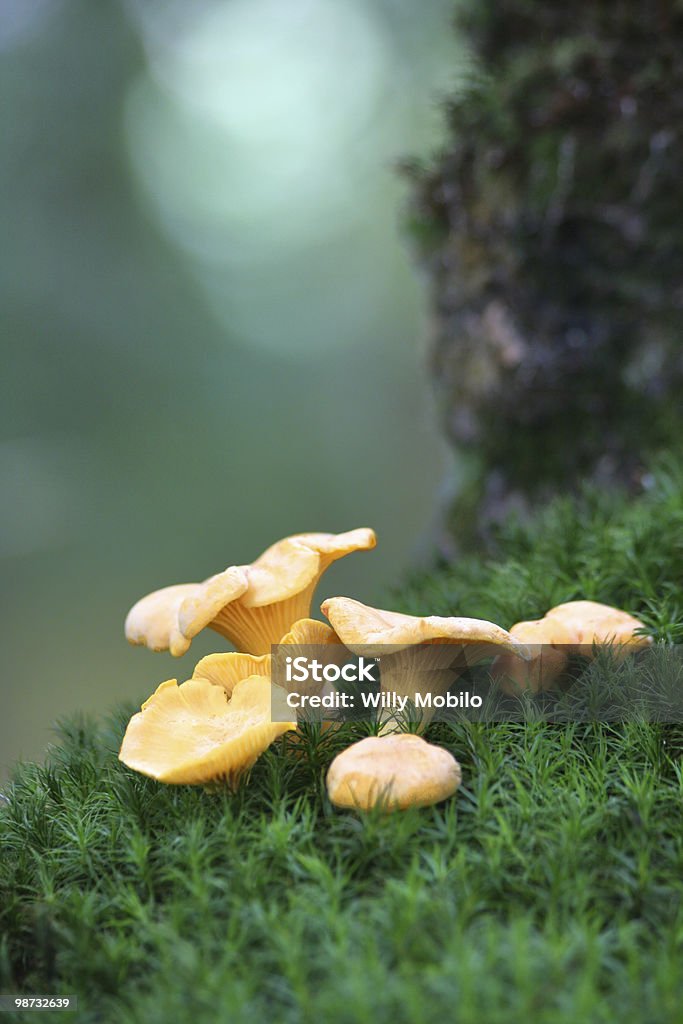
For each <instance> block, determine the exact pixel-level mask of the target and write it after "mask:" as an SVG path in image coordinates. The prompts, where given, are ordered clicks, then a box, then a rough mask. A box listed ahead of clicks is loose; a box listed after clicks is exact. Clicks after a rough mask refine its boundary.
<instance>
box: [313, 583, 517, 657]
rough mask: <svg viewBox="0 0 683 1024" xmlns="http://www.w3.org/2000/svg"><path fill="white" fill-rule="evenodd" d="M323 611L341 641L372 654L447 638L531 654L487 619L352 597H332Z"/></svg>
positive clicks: (325, 602)
mask: <svg viewBox="0 0 683 1024" xmlns="http://www.w3.org/2000/svg"><path fill="white" fill-rule="evenodd" d="M321 607H322V611H323V614H324V615H325V616H326V617H327V618H328V619H329V621H330V622H331V623H332V626H333V628H334V630H335V632H336V633H337V634H338V636H339V638H340V639H341V641H342V643H343V644H345V645H346V646H347V647H348V648H349V649H350V650H352V651H355V652H357V653H358V649H359V648H362V653H364V654H367V655H369V656H372V655H381V654H382V653H383V652H384V653H389V652H388V651H387V648H388V647H389V648H391V650H392V651H400V650H402V649H403V648H406V647H412V646H414V645H416V644H424V643H429V642H431V641H438V640H441V641H444V642H450V643H454V644H468V645H469V644H477V645H482V646H483V647H484V648H486V647H488V646H489V645H491V646H492V647H502V648H505V649H508V650H511V651H514V652H516V653H517V654H518V655H519V656H520V657H522V658H526V657H528V652H527V650H526V648H525V646H524V644H523V643H521V641H519V640H518V639H516V638H515V637H514V636H512V635H511V634H510V633H508V632H507V630H505V629H503V628H502V627H501V626H497V625H496V624H495V623H493V622H487V621H486V620H484V619H467V618H460V617H455V616H454V617H450V618H445V617H442V616H439V615H429V616H425V617H420V616H416V615H404V614H402V613H401V612H392V611H385V610H383V609H380V608H370V607H369V606H368V605H365V604H361V602H360V601H355V600H353V599H352V598H350V597H331V598H329V599H328V600H327V601H324V602H323V604H322V606H321Z"/></svg>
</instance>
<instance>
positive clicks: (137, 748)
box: [119, 675, 296, 786]
mask: <svg viewBox="0 0 683 1024" xmlns="http://www.w3.org/2000/svg"><path fill="white" fill-rule="evenodd" d="M295 728H296V723H295V722H273V721H271V684H270V680H269V679H266V678H264V677H263V676H257V675H252V676H248V677H247V678H243V679H240V680H239V681H238V682H236V683H234V684H233V685H232V689H231V691H230V692H229V693H228V690H227V689H226V688H224V686H222V685H216V683H215V682H210V681H209V680H208V679H189V680H188V681H187V682H185V683H182V684H181V685H180V686H178V683H177V681H176V680H175V679H169V680H167V681H166V682H165V683H162V684H161V685H160V686H159V687H158V688H157V690H156V692H155V693H153V694H152V696H151V697H150V698H149V699H148V700H146V701H145V703H144V704H143V705H142V709H141V710H140V711H139V712H138V713H137V714H136V715H133V717H132V718H131V720H130V722H129V723H128V728H127V729H126V734H125V736H124V737H123V743H122V744H121V750H120V752H119V760H121V761H123V763H124V764H126V765H127V766H128V767H129V768H133V769H135V771H138V772H141V773H142V774H143V775H149V776H151V777H152V778H153V779H157V780H159V781H160V782H168V783H188V784H192V783H208V782H218V781H224V782H226V783H227V784H228V785H231V786H234V784H235V782H236V781H237V779H238V778H239V776H240V775H241V774H242V772H244V771H246V770H247V769H248V768H250V767H251V766H252V765H253V763H254V762H255V761H256V759H257V757H258V756H259V755H260V754H262V753H263V751H264V750H265V749H266V748H267V747H268V746H270V744H271V743H272V742H273V740H274V739H276V738H277V737H278V736H281V735H282V734H283V733H285V732H287V731H288V730H291V729H295Z"/></svg>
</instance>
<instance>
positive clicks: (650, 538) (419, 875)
mask: <svg viewBox="0 0 683 1024" xmlns="http://www.w3.org/2000/svg"><path fill="white" fill-rule="evenodd" d="M497 543H498V548H497V552H496V557H495V559H493V560H491V561H486V560H481V559H479V558H475V557H470V558H466V559H464V560H463V561H462V562H460V563H459V564H457V565H452V566H446V565H444V566H442V567H440V568H438V569H437V570H435V571H434V572H433V573H430V574H428V575H422V576H419V577H415V578H414V579H412V580H410V581H409V582H408V583H407V585H406V586H405V588H404V589H403V590H402V591H401V593H400V594H398V595H397V596H396V599H395V602H394V603H395V604H396V605H400V606H401V607H403V608H404V609H405V610H407V611H420V612H423V613H424V612H425V611H430V612H434V613H441V614H445V613H458V612H460V613H462V612H466V613H467V614H468V615H481V616H485V617H487V618H493V619H494V620H496V621H499V622H501V623H502V624H504V625H509V624H511V623H512V622H513V621H515V620H517V619H520V618H526V617H529V616H534V615H537V614H539V613H541V612H543V611H544V610H545V609H546V608H547V607H549V606H550V605H551V604H554V603H557V602H559V601H562V600H569V599H571V598H574V597H578V596H582V597H589V598H594V599H597V600H605V601H609V602H611V603H615V604H619V605H623V606H625V607H627V608H628V609H629V610H631V611H633V612H635V613H637V614H640V615H641V616H642V617H644V618H645V620H646V621H647V623H648V625H650V626H651V628H652V629H653V631H654V632H655V634H656V636H657V637H658V638H659V639H661V640H667V641H674V642H680V641H681V639H682V638H683V477H682V476H681V474H680V473H677V472H675V471H672V470H668V471H667V469H666V467H663V468H662V469H661V470H660V472H659V474H658V476H657V480H656V483H655V485H654V486H653V488H652V490H651V491H650V492H649V493H648V494H647V495H646V496H645V497H644V498H642V499H640V500H639V501H638V502H635V503H634V502H630V503H628V504H627V503H625V502H624V501H623V500H621V499H620V498H619V497H614V496H612V497H608V496H605V495H601V494H599V493H596V492H591V493H587V494H586V495H585V496H584V498H583V500H582V501H581V502H580V504H579V505H578V506H577V504H576V503H564V502H562V501H560V502H556V503H555V504H554V505H553V506H552V507H551V508H550V509H549V510H548V511H547V512H546V513H544V514H543V515H542V516H541V517H540V518H539V519H538V520H537V521H536V522H535V523H534V524H532V525H531V526H521V525H517V526H511V527H509V528H508V529H507V530H506V531H505V532H504V533H502V534H501V535H500V536H499V538H498V542H497ZM131 710H133V709H131V708H121V709H119V711H118V712H117V713H116V714H114V715H112V717H111V718H110V719H109V720H108V721H107V722H105V723H104V724H95V723H87V722H74V721H71V722H66V723H63V724H62V725H61V727H60V729H59V735H58V738H57V741H56V743H55V745H54V747H53V748H52V750H51V752H50V756H49V759H48V761H47V763H46V764H45V765H37V764H25V765H20V766H18V767H17V769H16V773H15V777H14V780H13V783H12V786H11V787H10V788H9V789H8V790H7V793H6V796H7V798H8V799H7V800H6V801H3V803H2V806H1V808H0V843H1V848H2V854H1V857H0V934H1V939H0V988H1V990H2V991H5V992H12V991H21V992H42V993H45V992H54V993H72V994H73V993H75V994H78V996H79V1000H80V1009H79V1011H78V1014H77V1019H78V1020H79V1021H84V1022H90V1021H106V1022H112V1024H119V1022H121V1024H123V1022H133V1021H135V1022H137V1021H140V1022H143V1021H145V1022H149V1024H156V1022H159V1024H161V1022H163V1024H168V1022H180V1024H182V1022H184V1021H188V1022H192V1024H203V1022H205V1021H206V1022H210V1021H214V1020H221V1021H223V1020H225V1021H230V1022H231V1024H240V1022H245V1024H246V1022H248V1024H254V1022H261V1021H274V1022H295V1021H296V1022H298V1021H303V1022H307V1021H311V1022H313V1021H316V1022H317V1021H321V1020H322V1021H330V1022H335V1024H337V1022H339V1024H345V1022H348V1024H352V1022H353V1024H356V1022H368V1024H383V1022H385V1021H386V1022H387V1024H388V1022H390V1021H392V1022H393V1021H399V1022H401V1021H411V1022H413V1021H414V1022H425V1024H427V1022H430V1024H431V1022H435V1024H436V1022H437V1021H438V1022H442V1021H444V1020H448V1021H456V1022H461V1024H470V1022H475V1021H476V1022H477V1024H497V1022H499V1021H500V1022H503V1021H504V1022H505V1024H513V1022H517V1021H520V1022H522V1021H523V1022H524V1024H529V1022H534V1024H545V1022H548V1024H550V1022H552V1024H592V1022H610V1021H614V1020H619V1021H620V1022H623V1024H630V1022H633V1024H636V1022H637V1024H643V1022H648V1024H651V1022H652V1024H655V1022H680V1021H681V1020H683V1009H682V1007H683V970H682V969H681V965H682V964H683V761H682V759H681V758H682V754H683V728H682V727H678V726H673V725H654V724H646V723H642V722H630V723H625V724H621V725H606V724H596V723H591V724H582V725H578V724H571V725H564V726H557V725H547V724H546V725H542V724H527V725H521V724H496V725H482V724H473V723H469V724H468V723H463V724H459V725H457V726H455V727H451V726H448V725H446V724H444V723H438V724H434V725H433V726H431V727H430V732H429V738H431V739H432V740H434V741H435V742H438V743H441V744H443V745H444V746H446V747H448V749H450V750H452V751H453V753H454V754H455V756H456V757H457V758H458V760H459V761H460V763H461V765H462V767H463V786H462V788H461V790H460V791H459V793H458V794H457V796H456V797H455V798H454V799H452V800H450V801H448V802H446V803H445V804H443V805H441V806H438V807H435V808H429V809H424V810H421V811H413V812H409V813H405V814H401V815H393V816H385V817H382V816H381V815H379V814H377V815H375V814H370V815H367V816H364V817H363V818H359V817H358V816H357V815H355V814H351V813H346V812H338V811H335V810H334V809H333V808H331V807H330V806H329V804H328V802H327V800H326V796H325V791H324V772H325V769H326V766H327V765H328V763H329V761H330V759H331V758H332V756H333V755H334V753H335V752H336V750H337V749H338V748H339V747H341V746H342V745H345V744H346V743H347V742H348V741H349V739H350V738H351V737H352V736H355V735H356V734H357V735H360V734H361V733H362V731H363V730H364V729H365V730H367V728H368V727H367V726H361V725H355V724H352V725H347V726H345V730H346V731H345V732H344V734H343V736H342V735H341V734H336V735H335V734H330V733H327V734H325V735H323V736H321V735H319V734H318V733H316V731H315V730H314V729H313V728H311V729H310V730H309V732H308V733H307V734H306V736H305V742H304V746H303V755H302V756H294V754H293V751H292V748H291V742H292V741H291V737H285V738H283V740H282V741H279V742H278V743H277V744H276V745H275V746H274V747H272V748H271V749H270V750H269V751H268V752H267V754H266V755H265V756H264V757H263V758H262V759H261V760H260V761H259V762H258V763H257V765H256V767H255V769H254V771H253V772H252V775H251V778H250V780H249V782H248V784H247V785H244V786H242V788H241V789H240V790H239V791H238V792H237V793H236V794H235V795H230V794H228V793H225V792H215V793H211V794H209V793H206V792H204V791H202V790H195V789H190V788H187V787H178V788H166V787H162V786H159V785H156V784H155V783H153V782H152V781H150V780H147V779H144V778H142V777H139V776H136V775H135V774H134V773H132V772H130V771H128V770H127V769H125V768H124V767H123V766H122V765H120V764H119V763H118V761H117V759H116V750H117V749H118V745H119V743H120V738H121V735H122V731H123V728H124V726H125V722H126V720H127V716H128V714H129V713H130V711H131ZM52 1018H54V1019H55V1020H65V1019H66V1020H68V1019H69V1018H68V1017H64V1016H59V1017H58V1016H57V1015H56V1014H50V1013H47V1014H44V1015H43V1018H42V1019H47V1020H50V1019H52ZM10 1019H21V1018H20V1017H19V1016H18V1015H15V1016H13V1017H12V1016H8V1020H10ZM26 1019H32V1018H28V1017H27V1018H26ZM71 1019H73V1017H72V1018H71Z"/></svg>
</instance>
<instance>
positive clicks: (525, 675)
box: [494, 601, 652, 692]
mask: <svg viewBox="0 0 683 1024" xmlns="http://www.w3.org/2000/svg"><path fill="white" fill-rule="evenodd" d="M642 628H643V623H642V622H640V620H639V619H636V618H635V617H634V616H633V615H630V614H629V613H628V612H624V611H621V610H620V609H619V608H612V607H611V606H610V605H606V604H599V603H598V602H597V601H568V602H566V603H565V604H559V605H557V607H555V608H551V609H550V611H549V612H546V614H545V615H544V617H543V618H542V619H536V620H534V621H531V622H517V623H516V624H515V625H514V626H512V627H511V628H510V633H511V634H512V635H513V636H516V637H517V638H518V639H519V640H522V641H524V643H526V645H527V646H528V647H529V650H530V652H531V661H530V662H529V663H528V664H527V665H524V664H523V663H521V662H520V661H519V660H518V659H516V658H513V657H510V656H509V655H507V654H503V655H501V656H500V657H499V658H497V659H496V662H495V664H494V674H495V675H497V676H499V677H500V678H501V680H502V686H503V689H505V690H507V691H508V692H510V691H512V690H515V689H519V688H522V689H525V688H528V689H530V690H532V691H533V692H538V691H540V690H547V689H548V688H549V687H550V686H552V684H553V683H554V682H555V680H556V679H557V678H558V676H560V675H561V674H562V672H563V671H564V669H565V668H566V665H567V662H568V660H569V655H570V654H583V655H584V656H586V657H591V656H592V654H593V648H594V645H596V644H597V645H600V644H610V645H614V646H615V653H616V654H617V656H623V654H624V653H626V651H627V650H629V649H630V650H632V649H633V648H639V647H647V646H649V644H651V643H652V638H651V637H649V636H643V635H641V634H636V630H639V629H642Z"/></svg>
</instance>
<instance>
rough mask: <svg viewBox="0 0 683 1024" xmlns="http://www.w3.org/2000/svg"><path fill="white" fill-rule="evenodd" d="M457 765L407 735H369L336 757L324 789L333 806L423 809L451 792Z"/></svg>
mask: <svg viewBox="0 0 683 1024" xmlns="http://www.w3.org/2000/svg"><path fill="white" fill-rule="evenodd" d="M460 780H461V772H460V765H459V764H458V762H457V761H456V760H455V758H454V757H453V755H452V754H450V753H449V752H448V751H447V750H444V748H443V747H436V746H434V745H433V744H431V743H427V742H426V741H425V740H423V739H422V737H421V736H415V735H413V734H411V733H398V734H396V733H391V734H389V735H386V736H368V737H367V739H364V740H360V742H358V743H354V744H352V746H350V747H347V748H346V750H343V751H342V752H341V754H338V755H337V757H335V759H334V761H333V762H332V764H331V765H330V768H329V771H328V773H327V792H328V794H329V797H330V800H331V801H332V803H333V804H336V805H337V807H352V808H358V809H361V810H368V809H369V808H371V807H375V806H377V805H381V806H382V807H384V808H386V809H387V810H399V809H404V808H406V807H411V806H415V807H425V806H427V805H428V804H435V803H438V802H439V801H440V800H445V799H446V797H449V796H451V795H452V794H453V793H455V791H456V789H457V788H458V786H459V785H460Z"/></svg>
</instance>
